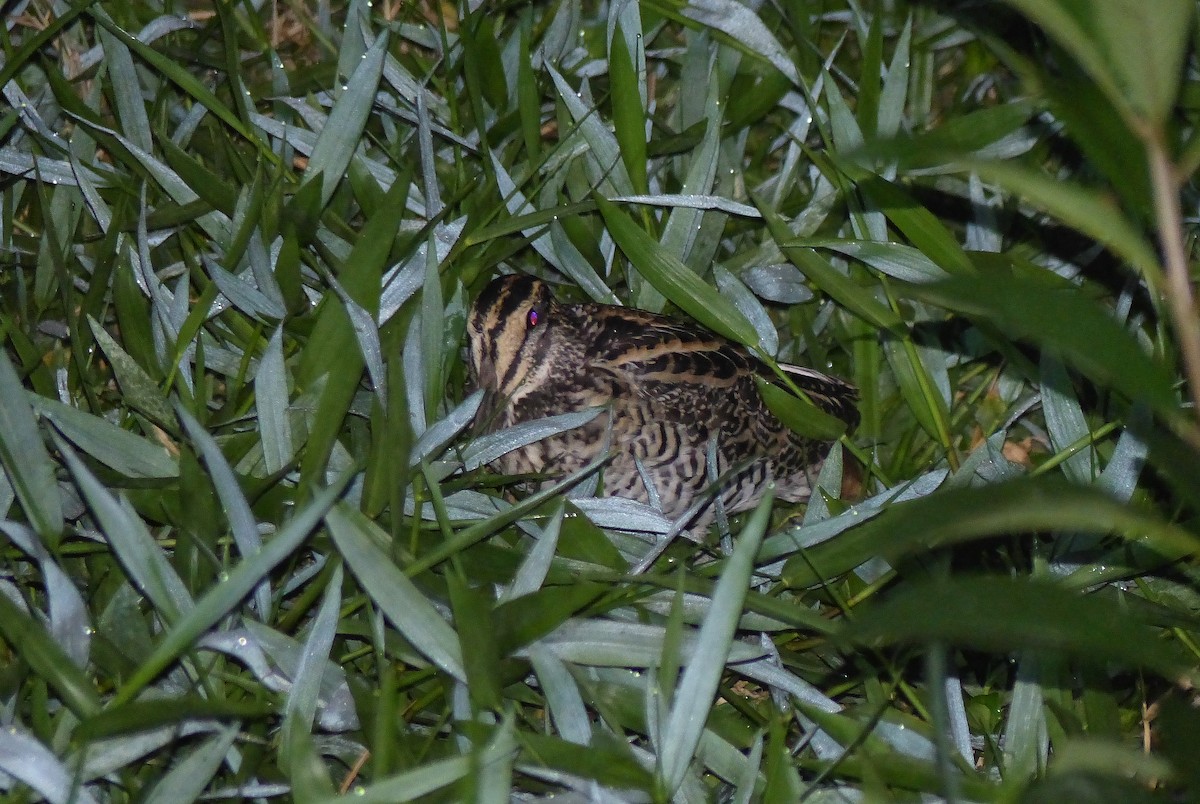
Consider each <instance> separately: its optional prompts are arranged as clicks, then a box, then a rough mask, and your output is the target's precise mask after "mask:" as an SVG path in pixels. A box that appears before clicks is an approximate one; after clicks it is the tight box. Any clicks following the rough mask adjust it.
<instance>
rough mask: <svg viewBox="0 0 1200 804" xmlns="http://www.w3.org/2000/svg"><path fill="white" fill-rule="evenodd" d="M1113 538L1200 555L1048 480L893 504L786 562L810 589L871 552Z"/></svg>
mask: <svg viewBox="0 0 1200 804" xmlns="http://www.w3.org/2000/svg"><path fill="white" fill-rule="evenodd" d="M1071 530H1075V531H1080V532H1085V533H1115V534H1117V535H1119V536H1121V537H1122V538H1124V539H1125V540H1126V541H1129V542H1136V543H1139V544H1144V545H1145V546H1147V547H1149V548H1151V549H1155V550H1157V551H1160V552H1161V553H1162V554H1163V555H1165V556H1169V557H1175V556H1179V555H1188V554H1197V553H1200V537H1197V536H1196V535H1195V534H1193V533H1191V532H1189V531H1187V530H1184V529H1183V528H1181V527H1180V526H1178V525H1175V524H1172V523H1169V522H1165V521H1163V520H1162V519H1160V518H1158V517H1157V516H1155V515H1153V514H1152V513H1149V512H1146V511H1143V510H1140V509H1138V508H1132V507H1129V506H1127V505H1125V504H1123V503H1121V502H1119V501H1117V500H1114V499H1113V498H1111V497H1109V496H1108V495H1106V494H1104V493H1103V492H1101V491H1098V490H1097V489H1095V488H1093V487H1086V486H1075V485H1071V484H1069V483H1065V482H1061V481H1058V480H1053V479H1048V478H1038V479H1021V480H1015V481H1011V482H1007V483H998V484H992V485H989V486H986V487H981V488H961V489H953V490H950V491H945V492H941V493H938V494H932V495H929V496H928V497H923V498H921V499H917V500H912V501H909V502H904V503H897V504H895V505H893V506H891V507H889V508H887V509H885V510H884V512H883V513H882V514H880V515H879V516H877V517H875V518H874V519H872V520H871V521H870V522H866V523H864V524H863V525H862V526H861V527H858V528H854V529H853V530H851V531H848V532H846V533H844V534H843V535H841V536H840V537H839V538H837V539H835V540H832V541H830V542H828V543H826V544H824V545H822V546H821V547H819V548H817V549H814V550H810V551H808V552H807V553H806V554H805V555H803V556H797V557H795V558H792V559H790V560H789V561H788V564H787V565H786V566H785V567H784V571H783V576H784V578H785V580H786V581H787V582H788V583H789V584H793V585H797V586H809V585H812V584H816V583H820V582H822V581H823V580H827V579H829V578H833V577H836V576H838V575H841V574H842V573H844V572H848V571H849V570H851V569H853V568H854V567H856V566H858V565H859V564H860V563H862V562H863V561H866V560H867V559H868V558H870V557H872V556H875V555H882V556H884V557H885V558H887V559H888V560H893V559H895V558H898V557H900V556H904V555H908V554H910V553H912V552H913V551H915V550H928V549H930V548H934V547H938V546H941V545H947V544H956V543H959V542H965V541H973V540H977V539H982V538H988V537H991V536H1000V535H1004V534H1010V533H1022V532H1033V531H1071Z"/></svg>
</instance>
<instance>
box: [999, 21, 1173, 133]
mask: <svg viewBox="0 0 1200 804" xmlns="http://www.w3.org/2000/svg"><path fill="white" fill-rule="evenodd" d="M1006 1H1007V2H1008V4H1009V5H1011V6H1013V7H1015V8H1016V9H1017V10H1018V11H1020V12H1021V13H1022V14H1024V15H1025V16H1027V17H1029V18H1030V19H1031V20H1033V21H1034V22H1036V23H1038V24H1039V25H1041V26H1042V27H1043V28H1045V29H1046V32H1047V33H1049V34H1050V36H1052V37H1053V38H1054V39H1055V40H1056V41H1057V42H1058V43H1059V44H1060V45H1061V46H1062V47H1063V48H1065V49H1066V50H1067V51H1068V52H1070V54H1071V55H1072V56H1074V57H1075V59H1076V60H1077V61H1078V62H1079V63H1080V65H1081V66H1082V67H1083V68H1084V70H1086V71H1087V73H1088V74H1089V75H1090V76H1091V77H1092V79H1093V80H1094V81H1096V83H1098V84H1099V85H1100V87H1101V88H1103V89H1104V91H1105V94H1107V95H1108V96H1109V100H1110V101H1111V102H1112V103H1113V104H1114V105H1116V106H1117V108H1119V109H1122V110H1124V111H1125V113H1126V115H1127V117H1130V118H1132V119H1130V120H1129V122H1130V123H1133V122H1134V121H1135V120H1136V119H1138V118H1140V119H1144V120H1145V121H1146V122H1148V123H1150V124H1151V125H1153V126H1159V125H1162V124H1163V122H1164V121H1165V119H1166V117H1167V115H1168V114H1169V112H1170V109H1171V105H1172V104H1173V103H1174V102H1175V96H1176V93H1177V92H1178V89H1179V81H1180V78H1181V76H1182V66H1183V57H1184V54H1185V52H1186V49H1187V43H1188V41H1189V39H1190V33H1189V32H1190V31H1191V22H1192V17H1193V16H1194V14H1195V4H1194V3H1192V2H1190V0H1158V1H1157V2H1155V3H1154V4H1153V5H1143V4H1141V3H1137V2H1131V1H1130V0H1092V1H1091V2H1088V3H1079V2H1072V0H1006Z"/></svg>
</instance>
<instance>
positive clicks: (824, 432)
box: [754, 377, 846, 441]
mask: <svg viewBox="0 0 1200 804" xmlns="http://www.w3.org/2000/svg"><path fill="white" fill-rule="evenodd" d="M754 384H755V386H756V387H757V388H758V392H759V394H761V395H762V398H763V402H765V403H766V404H767V407H768V408H770V410H771V413H773V414H774V415H775V416H776V417H777V418H778V419H779V421H781V422H783V423H784V424H785V425H786V426H787V427H789V428H790V429H792V430H794V431H795V432H797V433H799V434H801V435H804V436H808V437H809V438H817V439H820V440H822V441H833V440H834V439H836V438H839V437H840V436H841V435H842V433H844V432H846V423H845V422H844V421H842V420H841V419H839V418H838V417H837V416H833V415H832V414H829V413H826V412H825V411H823V410H821V409H820V408H819V407H817V406H816V405H814V404H813V403H812V402H810V401H808V400H806V399H801V398H800V397H798V396H796V395H795V394H793V393H792V392H791V391H788V390H786V389H785V388H782V387H780V386H779V385H776V384H775V383H773V382H770V381H769V380H764V379H762V378H761V377H755V378H754Z"/></svg>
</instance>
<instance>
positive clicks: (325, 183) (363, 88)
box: [303, 35, 388, 206]
mask: <svg viewBox="0 0 1200 804" xmlns="http://www.w3.org/2000/svg"><path fill="white" fill-rule="evenodd" d="M387 43H388V37H387V36H386V35H382V36H380V37H379V38H378V39H376V40H375V43H374V44H373V45H371V47H370V49H369V50H368V51H367V52H366V53H365V54H363V57H362V60H361V61H360V63H359V64H358V66H357V67H356V68H355V70H354V74H353V75H352V76H350V79H349V80H348V81H347V83H346V88H345V91H343V92H342V94H341V96H340V97H339V98H338V99H337V102H336V103H335V104H334V106H333V110H332V111H330V113H329V117H328V118H327V119H326V121H325V125H324V127H323V128H322V129H321V133H320V134H319V135H318V136H317V142H316V145H314V146H313V150H312V154H310V155H309V158H308V167H307V168H305V171H304V178H303V181H304V182H308V181H312V180H314V179H315V178H316V177H317V176H321V177H322V184H321V206H324V205H325V204H328V203H329V199H330V198H332V197H333V193H334V191H336V190H337V188H338V185H339V184H340V183H341V180H342V176H343V175H344V174H345V172H346V168H347V167H348V166H349V165H350V160H351V159H353V158H354V152H355V149H356V148H357V147H358V143H359V141H360V140H361V139H362V133H363V127H364V126H365V125H366V122H367V116H368V115H369V113H370V111H371V104H372V102H373V101H374V100H375V90H376V88H377V87H378V86H379V77H380V75H382V73H383V60H384V56H385V55H386V54H387Z"/></svg>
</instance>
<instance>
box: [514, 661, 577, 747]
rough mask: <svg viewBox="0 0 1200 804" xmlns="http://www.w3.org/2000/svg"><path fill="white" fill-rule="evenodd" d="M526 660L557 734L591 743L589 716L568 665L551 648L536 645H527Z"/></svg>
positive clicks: (572, 740)
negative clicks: (530, 665)
mask: <svg viewBox="0 0 1200 804" xmlns="http://www.w3.org/2000/svg"><path fill="white" fill-rule="evenodd" d="M529 661H530V664H532V665H533V672H534V673H536V674H537V678H538V686H539V687H541V689H542V693H543V694H544V695H545V696H546V704H547V706H548V708H549V710H550V716H551V718H552V719H553V722H554V727H555V730H556V731H557V732H558V734H559V736H560V737H562V738H563V739H564V740H566V741H568V742H572V743H575V744H577V745H587V744H588V743H590V742H591V741H592V720H591V717H589V715H588V712H587V707H586V706H585V705H584V703H583V696H582V695H580V694H579V687H578V686H577V685H576V684H575V681H574V679H572V678H571V673H570V671H568V670H567V666H566V665H565V664H564V663H563V662H562V661H560V660H559V658H558V657H557V656H555V655H554V654H553V653H551V652H550V651H548V650H545V649H543V648H537V647H535V648H532V649H530V651H529Z"/></svg>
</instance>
